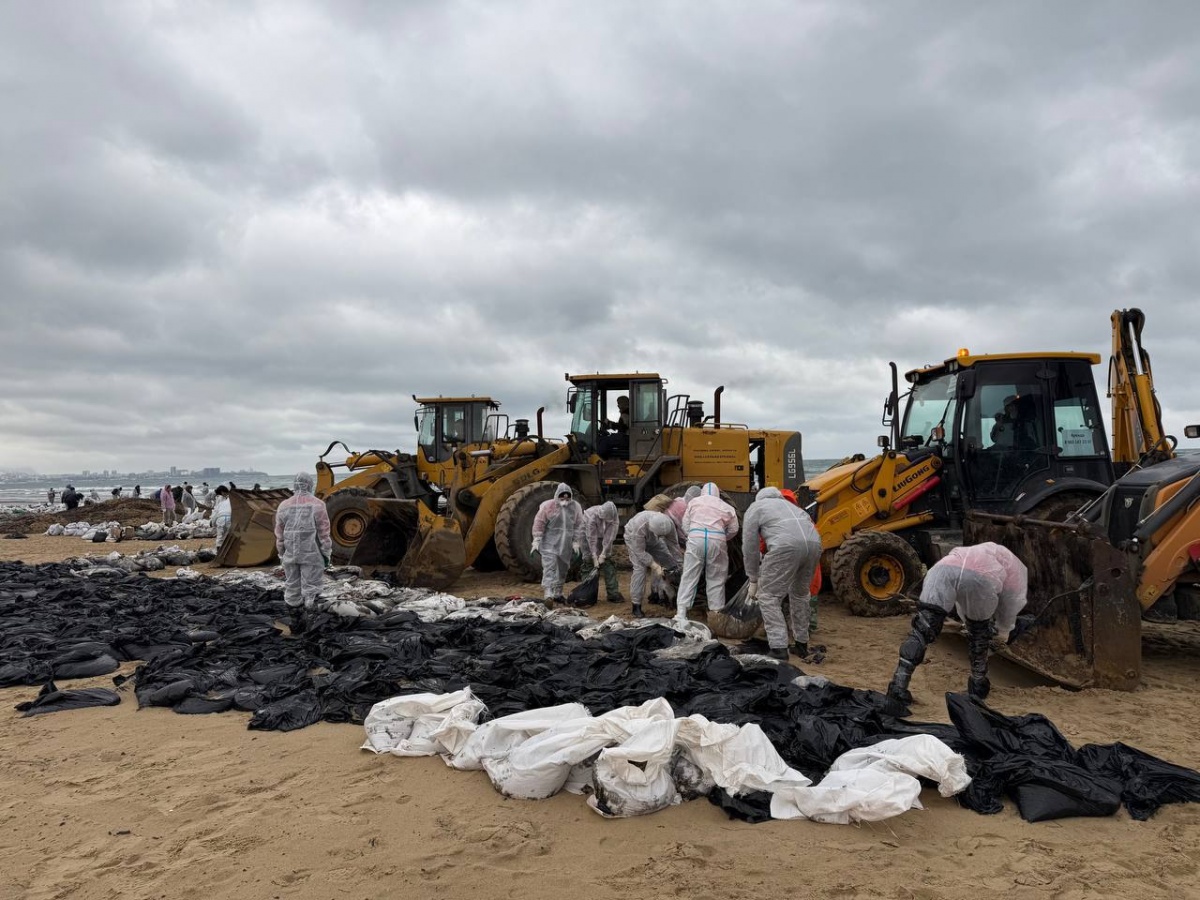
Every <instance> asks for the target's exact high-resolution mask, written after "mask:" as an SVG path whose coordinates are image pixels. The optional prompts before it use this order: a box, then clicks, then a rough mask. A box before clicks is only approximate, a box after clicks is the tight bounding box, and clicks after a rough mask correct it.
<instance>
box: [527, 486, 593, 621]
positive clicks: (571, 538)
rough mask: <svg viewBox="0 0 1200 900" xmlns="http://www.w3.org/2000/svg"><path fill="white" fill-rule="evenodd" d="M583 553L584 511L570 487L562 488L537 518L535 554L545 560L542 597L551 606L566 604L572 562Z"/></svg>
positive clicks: (544, 505) (558, 488) (534, 527)
mask: <svg viewBox="0 0 1200 900" xmlns="http://www.w3.org/2000/svg"><path fill="white" fill-rule="evenodd" d="M582 550H583V507H582V506H580V505H579V501H578V500H576V499H575V492H574V491H572V490H571V486H570V485H569V484H559V486H558V487H556V488H555V489H554V498H553V499H551V500H546V501H544V502H543V503H542V505H541V506H539V507H538V511H537V515H535V516H534V517H533V553H534V554H537V555H538V556H540V557H541V560H542V596H543V597H545V599H546V603H547V604H553V603H562V602H563V581H565V580H566V576H567V570H568V569H570V568H571V558H572V557H573V556H574V555H575V554H577V553H580V554H581V553H582ZM531 555H532V554H531Z"/></svg>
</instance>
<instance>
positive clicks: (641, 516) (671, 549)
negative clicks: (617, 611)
mask: <svg viewBox="0 0 1200 900" xmlns="http://www.w3.org/2000/svg"><path fill="white" fill-rule="evenodd" d="M625 549H626V550H627V551H629V563H630V565H631V566H633V576H632V577H631V578H630V579H629V599H630V600H632V601H633V615H634V617H635V618H638V619H640V618H642V616H643V615H644V613H643V612H642V601H643V600H645V599H646V597H645V594H646V576H647V575H649V574H651V573H654V574H655V575H662V574H663V571H664V570H666V569H678V568H679V567H680V566H681V565H682V564H683V557H682V554H681V553H680V552H679V541H678V539H677V537H676V534H675V523H674V522H672V521H671V517H670V516H668V515H667V514H666V513H660V512H654V511H652V510H649V509H643V510H642V511H641V512H640V513H638V514H637V515H635V516H633V517H632V518H631V519H630V520H629V521H628V522H626V523H625Z"/></svg>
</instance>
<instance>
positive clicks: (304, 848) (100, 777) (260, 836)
mask: <svg viewBox="0 0 1200 900" xmlns="http://www.w3.org/2000/svg"><path fill="white" fill-rule="evenodd" d="M179 543H180V545H181V546H184V547H189V548H191V549H195V548H197V547H199V546H203V545H204V544H205V543H206V542H204V541H190V542H179ZM152 546H154V545H153V544H148V543H144V542H132V543H125V544H122V545H119V546H118V547H117V549H120V550H121V551H122V552H136V551H137V550H138V549H143V548H146V547H152ZM101 549H103V551H105V552H107V551H108V550H111V549H113V548H112V545H107V546H105V547H103V548H100V547H93V545H88V544H84V543H83V542H82V541H79V540H78V539H74V538H66V537H45V536H31V537H29V538H27V539H25V540H0V559H5V560H13V559H21V560H24V561H26V562H30V563H37V562H47V561H54V560H61V559H65V558H67V557H70V556H76V555H81V554H83V553H86V552H89V551H94V550H101ZM195 568H196V569H197V570H199V571H201V572H207V571H209V569H210V567H209V566H208V565H206V564H201V565H198V566H196V567H195ZM172 574H173V571H172V570H168V571H167V572H164V573H156V575H161V576H170V575H172ZM627 578H628V572H625V573H622V579H623V581H624V580H625V579H627ZM534 587H535V586H534V585H528V584H523V583H521V582H519V581H516V580H514V579H512V578H510V577H509V576H506V575H501V576H497V575H488V576H482V575H477V574H475V573H473V572H468V573H467V575H466V576H465V577H464V578H463V579H462V581H461V582H460V583H459V584H458V585H457V586H456V588H455V590H454V593H457V594H460V595H461V596H465V597H477V596H488V595H497V594H504V595H508V594H520V593H524V594H531V593H533V590H532V589H533V588H534ZM614 609H618V610H620V611H625V610H626V609H627V607H608V606H607V604H605V603H603V602H601V604H599V605H598V606H597V607H596V608H595V609H593V610H592V611H591V612H592V613H593V614H594V615H595V616H596V617H597V618H602V617H605V616H607V615H609V614H610V612H612V611H613V610H614ZM820 623H821V628H820V631H819V632H818V634H817V635H816V636H815V638H814V641H815V642H818V643H823V644H825V645H826V646H827V647H828V658H827V660H826V662H825V663H824V664H822V665H820V666H812V667H808V668H809V671H811V672H820V673H823V674H825V675H828V676H829V677H831V678H833V679H834V680H836V681H838V682H840V683H843V684H849V685H852V686H855V687H864V688H875V689H881V688H882V687H883V686H884V685H885V684H886V682H887V679H888V677H889V675H890V673H891V669H892V667H893V666H894V664H895V655H896V648H897V646H898V643H899V640H900V637H901V635H902V634H903V632H904V631H905V629H906V628H907V620H906V619H903V618H900V619H889V620H883V621H869V620H863V619H857V618H853V617H851V616H849V615H847V614H846V613H845V611H844V610H843V609H842V608H840V607H838V606H835V605H830V604H826V605H824V606H823V608H822V610H821V619H820ZM1193 624H1194V623H1193ZM133 668H134V665H133V664H129V665H127V666H126V667H125V668H124V669H123V670H122V671H124V672H129V671H132V669H133ZM965 669H966V667H965V651H964V648H963V646H962V643H961V641H960V640H958V639H957V638H954V637H945V638H943V639H942V640H940V641H939V642H938V643H937V644H936V645H935V646H934V647H933V648H932V649H931V651H930V654H929V660H928V663H927V664H926V665H924V666H922V667H921V669H920V670H918V674H917V676H916V678H915V679H914V683H913V689H914V693H915V694H916V696H917V699H918V701H920V703H919V706H918V707H916V708H915V709H914V718H920V719H924V720H934V721H944V720H945V708H944V705H943V704H942V701H941V697H942V694H943V693H944V692H945V691H947V690H961V689H962V687H963V685H964V683H965ZM993 681H994V684H995V688H994V690H993V694H992V697H991V699H990V701H989V702H990V704H991V705H992V706H994V707H995V708H996V709H998V710H1000V711H1002V712H1004V713H1008V714H1020V713H1028V712H1040V713H1044V714H1045V715H1047V716H1049V717H1050V718H1051V719H1052V720H1053V721H1054V722H1055V723H1056V724H1057V725H1058V726H1059V728H1060V729H1062V731H1063V732H1064V733H1065V734H1066V735H1067V736H1068V737H1069V738H1070V739H1071V740H1072V741H1073V742H1075V743H1076V744H1082V743H1086V742H1088V741H1097V742H1111V741H1124V742H1126V743H1129V744H1132V745H1134V746H1137V747H1139V748H1141V749H1143V750H1146V751H1148V752H1150V753H1153V754H1156V755H1159V756H1162V757H1164V758H1165V759H1167V760H1170V761H1172V762H1175V763H1178V764H1181V765H1185V766H1190V767H1200V748H1198V747H1197V744H1196V742H1195V735H1196V734H1197V733H1198V732H1200V709H1198V708H1197V704H1196V702H1195V698H1196V691H1197V688H1198V687H1200V630H1196V629H1193V630H1189V629H1187V628H1184V629H1183V630H1182V631H1180V630H1179V629H1174V630H1165V629H1156V628H1154V627H1151V628H1148V634H1147V639H1146V643H1145V679H1144V682H1145V683H1144V685H1143V687H1142V688H1141V689H1140V690H1138V691H1136V692H1133V693H1117V692H1111V691H1084V692H1078V693H1076V692H1070V691H1066V690H1063V689H1061V688H1057V687H1054V686H1051V685H1048V684H1046V683H1044V682H1041V681H1040V680H1038V679H1037V678H1035V677H1034V676H1032V675H1030V674H1028V673H1025V672H1024V671H1022V670H1020V669H1017V668H1015V667H1012V666H1010V665H1008V664H1005V663H997V664H996V665H995V666H994V667H993ZM85 685H98V686H111V676H109V677H104V678H98V679H93V680H88V681H79V682H73V683H71V686H85ZM36 693H37V689H36V688H32V687H23V688H13V689H8V690H5V691H4V692H3V699H4V700H5V701H6V708H7V710H8V712H6V713H3V714H0V747H3V751H4V753H3V758H4V761H5V766H4V773H3V775H0V778H2V783H3V791H2V794H0V796H2V798H3V799H2V800H0V813H2V814H0V898H9V897H12V898H30V900H40V898H64V900H65V898H80V900H93V898H94V900H102V898H103V900H110V898H118V897H119V898H141V897H145V898H150V897H155V898H158V897H161V898H239V900H275V898H280V900H282V898H304V900H317V898H341V897H348V898H351V897H352V898H359V897H361V898H376V897H387V896H397V895H407V896H416V897H449V898H457V897H463V898H466V897H473V898H478V897H521V898H543V897H544V898H550V897H560V896H563V895H571V896H574V897H580V898H584V897H603V898H608V897H612V898H618V897H619V898H626V897H635V898H636V897H656V896H663V895H667V896H680V897H696V898H701V897H713V898H742V897H745V898H750V897H765V896H814V897H830V898H835V897H837V898H843V897H897V898H923V900H936V898H978V897H980V896H990V895H995V894H1000V893H1003V894H1005V895H1006V896H1010V897H1014V898H1043V897H1055V898H1068V900H1071V898H1087V897H1116V896H1140V897H1150V898H1157V897H1162V898H1167V897H1186V896H1195V895H1196V887H1195V885H1196V882H1197V869H1198V868H1200V807H1198V806H1195V805H1192V806H1168V807H1165V808H1164V809H1162V810H1161V811H1160V812H1159V813H1158V814H1157V815H1156V816H1155V817H1154V818H1153V819H1151V820H1150V821H1148V822H1136V821H1133V820H1131V819H1130V818H1129V816H1128V815H1126V814H1125V813H1124V812H1122V813H1120V814H1118V815H1116V816H1114V817H1112V818H1106V819H1071V820H1064V821H1058V822H1051V823H1044V824H1038V825H1033V824H1028V823H1026V822H1024V821H1022V820H1021V819H1020V817H1019V816H1018V815H1017V813H1016V810H1015V807H1014V806H1013V805H1012V804H1011V803H1010V804H1009V805H1008V808H1007V809H1006V810H1005V811H1004V812H1003V813H1001V814H999V815H995V816H980V815H978V814H976V813H973V812H970V811H967V810H965V809H962V808H960V807H959V806H958V805H957V803H955V802H954V801H951V800H943V799H941V798H939V797H938V796H937V794H936V792H935V791H930V790H926V791H925V792H924V793H923V794H922V801H923V802H924V804H925V806H926V809H925V810H923V811H912V812H910V813H907V814H905V815H903V816H900V817H898V818H894V819H890V820H888V821H886V822H883V823H878V824H874V825H860V826H848V827H847V826H833V825H817V824H813V823H808V822H771V823H767V824H763V825H747V824H744V823H741V822H735V821H730V820H728V819H727V818H726V817H725V815H724V813H722V812H721V811H720V810H719V809H718V808H716V807H714V806H712V805H710V804H708V803H707V802H705V801H703V800H701V801H696V802H692V803H687V804H683V805H681V806H678V807H674V808H672V809H669V810H667V811H665V812H662V813H657V814H655V815H651V816H647V817H644V818H639V819H624V820H606V819H603V818H601V817H600V816H598V815H596V814H595V813H593V812H592V811H591V810H590V809H588V807H587V806H586V804H585V803H584V802H583V800H582V798H580V797H577V796H573V795H568V794H563V795H559V796H557V797H554V798H552V799H551V800H547V801H541V802H528V801H516V800H510V799H506V798H504V797H503V796H501V795H500V794H498V793H497V792H496V791H494V790H493V789H492V787H491V785H490V783H489V782H488V780H487V777H486V776H485V775H484V774H483V773H479V772H457V771H454V770H451V769H449V768H447V767H446V766H445V765H444V764H443V763H442V762H441V761H440V760H437V759H397V758H393V757H388V756H383V757H376V756H373V755H371V754H369V753H366V752H363V751H360V750H359V749H358V748H359V746H360V744H361V743H362V738H363V736H362V729H361V728H359V727H357V726H350V725H329V724H324V723H322V724H320V725H317V726H314V727H310V728H307V729H304V730H301V731H297V732H292V733H287V734H282V733H269V732H268V733H260V732H251V731H248V730H247V729H246V722H247V720H248V718H249V716H248V715H246V714H241V713H228V714H223V715H215V716H181V715H176V714H174V713H172V712H170V711H167V710H161V709H146V710H140V711H139V710H138V709H137V708H136V701H135V699H134V697H133V695H132V691H130V690H125V691H123V692H122V694H123V701H122V703H121V705H120V706H117V707H111V708H103V709H88V710H80V711H76V712H67V713H59V714H54V715H48V716H39V717H32V718H22V717H21V716H20V714H19V713H16V712H15V711H13V709H12V707H13V705H15V704H16V703H18V702H20V701H23V700H28V699H31V698H32V697H33V696H34V695H36Z"/></svg>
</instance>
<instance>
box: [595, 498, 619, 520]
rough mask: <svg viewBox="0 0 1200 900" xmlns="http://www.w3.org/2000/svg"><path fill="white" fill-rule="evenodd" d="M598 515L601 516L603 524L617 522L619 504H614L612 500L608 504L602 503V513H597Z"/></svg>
mask: <svg viewBox="0 0 1200 900" xmlns="http://www.w3.org/2000/svg"><path fill="white" fill-rule="evenodd" d="M597 515H599V516H600V521H602V522H609V523H612V522H615V521H617V504H615V503H613V502H612V501H611V500H609V501H608V502H606V503H602V504H601V505H600V512H599V513H597Z"/></svg>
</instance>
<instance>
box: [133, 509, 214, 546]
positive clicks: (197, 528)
mask: <svg viewBox="0 0 1200 900" xmlns="http://www.w3.org/2000/svg"><path fill="white" fill-rule="evenodd" d="M136 536H137V537H138V538H139V539H140V540H143V541H187V540H192V539H193V538H211V537H216V536H217V530H216V529H215V528H214V527H213V524H212V522H210V521H209V520H208V519H206V518H204V514H203V512H201V511H200V510H196V511H195V512H191V513H188V514H187V515H186V516H184V518H183V519H182V520H181V521H180V522H177V523H176V524H174V525H169V526H168V525H164V524H163V523H162V522H155V521H148V522H146V524H145V525H139V526H138V527H137V531H136Z"/></svg>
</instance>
